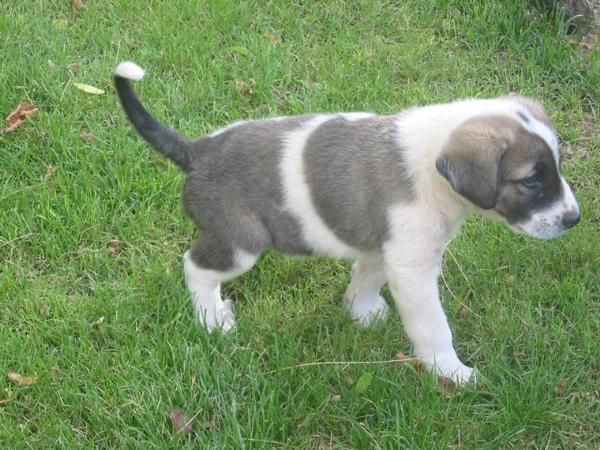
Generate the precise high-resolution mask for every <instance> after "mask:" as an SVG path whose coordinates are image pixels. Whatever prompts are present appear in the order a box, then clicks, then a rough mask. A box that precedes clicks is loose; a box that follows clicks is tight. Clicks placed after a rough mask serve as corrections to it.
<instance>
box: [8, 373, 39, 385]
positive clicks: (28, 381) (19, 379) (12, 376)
mask: <svg viewBox="0 0 600 450" xmlns="http://www.w3.org/2000/svg"><path fill="white" fill-rule="evenodd" d="M6 376H7V377H8V379H9V380H10V381H12V382H13V383H15V384H18V385H20V386H31V385H32V384H36V383H37V382H38V380H37V378H36V377H26V376H24V375H21V374H19V373H15V372H8V373H7V374H6Z"/></svg>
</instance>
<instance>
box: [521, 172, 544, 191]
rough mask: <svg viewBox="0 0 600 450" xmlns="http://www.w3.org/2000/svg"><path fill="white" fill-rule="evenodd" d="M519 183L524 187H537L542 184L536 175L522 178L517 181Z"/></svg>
mask: <svg viewBox="0 0 600 450" xmlns="http://www.w3.org/2000/svg"><path fill="white" fill-rule="evenodd" d="M519 183H521V186H523V187H526V188H527V189H537V188H539V187H540V186H541V185H542V183H541V182H540V180H539V179H538V177H537V175H534V176H532V177H527V178H523V179H522V180H521V181H519Z"/></svg>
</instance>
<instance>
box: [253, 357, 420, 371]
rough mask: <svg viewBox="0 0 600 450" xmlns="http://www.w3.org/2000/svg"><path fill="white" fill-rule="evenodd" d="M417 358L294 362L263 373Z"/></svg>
mask: <svg viewBox="0 0 600 450" xmlns="http://www.w3.org/2000/svg"><path fill="white" fill-rule="evenodd" d="M418 361H420V360H419V358H411V357H403V358H396V359H386V360H383V361H316V362H310V363H304V364H296V365H294V366H287V367H282V368H281V369H275V370H269V371H268V372H264V375H270V374H272V373H275V372H283V371H285V370H292V369H302V368H305V367H315V366H366V365H369V364H393V363H404V362H418Z"/></svg>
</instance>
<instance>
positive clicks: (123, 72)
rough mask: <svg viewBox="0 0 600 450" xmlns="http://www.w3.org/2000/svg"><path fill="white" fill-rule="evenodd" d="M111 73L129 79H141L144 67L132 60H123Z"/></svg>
mask: <svg viewBox="0 0 600 450" xmlns="http://www.w3.org/2000/svg"><path fill="white" fill-rule="evenodd" d="M113 74H114V75H116V76H118V77H122V78H127V79H129V80H141V79H142V78H144V69H142V68H141V67H140V66H138V65H137V64H136V63H134V62H131V61H123V62H122V63H121V64H119V65H118V66H117V68H116V69H115V71H114V72H113Z"/></svg>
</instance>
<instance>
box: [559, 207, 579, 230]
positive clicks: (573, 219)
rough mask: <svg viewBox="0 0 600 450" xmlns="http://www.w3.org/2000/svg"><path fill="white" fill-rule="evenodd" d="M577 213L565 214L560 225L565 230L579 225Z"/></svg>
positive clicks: (575, 211)
mask: <svg viewBox="0 0 600 450" xmlns="http://www.w3.org/2000/svg"><path fill="white" fill-rule="evenodd" d="M580 217H581V216H580V215H579V211H577V210H573V211H569V212H568V213H566V214H565V215H564V216H563V218H562V223H563V225H564V226H565V228H573V227H574V226H575V225H577V224H578V223H579V219H580Z"/></svg>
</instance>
